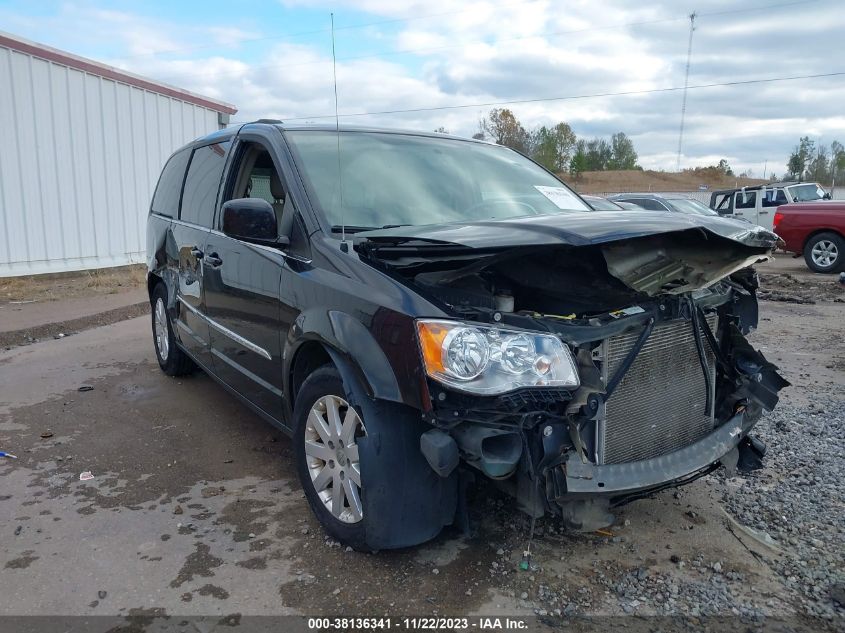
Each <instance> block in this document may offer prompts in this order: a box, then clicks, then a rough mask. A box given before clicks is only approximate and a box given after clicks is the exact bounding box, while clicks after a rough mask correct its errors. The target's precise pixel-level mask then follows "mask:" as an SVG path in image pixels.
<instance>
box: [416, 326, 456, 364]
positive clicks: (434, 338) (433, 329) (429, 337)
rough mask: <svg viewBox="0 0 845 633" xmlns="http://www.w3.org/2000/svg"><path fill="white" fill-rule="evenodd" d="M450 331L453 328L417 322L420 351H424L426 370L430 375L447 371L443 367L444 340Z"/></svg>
mask: <svg viewBox="0 0 845 633" xmlns="http://www.w3.org/2000/svg"><path fill="white" fill-rule="evenodd" d="M450 329H452V328H451V327H449V326H447V325H444V324H442V323H431V322H428V323H426V322H423V321H418V322H417V332H418V333H419V337H420V349H421V350H422V355H423V361H424V362H425V369H426V371H427V372H428V373H429V375H430V374H432V373H435V372H440V373H442V372H444V371H445V368H444V367H443V339H445V338H446V334H448V333H449V330H450Z"/></svg>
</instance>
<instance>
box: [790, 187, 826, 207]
mask: <svg viewBox="0 0 845 633" xmlns="http://www.w3.org/2000/svg"><path fill="white" fill-rule="evenodd" d="M787 189H788V190H789V193H790V195H791V196H792V200H793V202H811V201H813V200H821V199H822V198H824V189H822V188H821V187H819V186H818V185H817V184H815V183H813V184H808V185H793V186H792V187H787Z"/></svg>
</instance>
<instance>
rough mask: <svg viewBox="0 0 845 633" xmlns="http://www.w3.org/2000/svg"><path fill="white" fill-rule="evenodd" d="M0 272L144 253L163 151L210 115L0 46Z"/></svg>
mask: <svg viewBox="0 0 845 633" xmlns="http://www.w3.org/2000/svg"><path fill="white" fill-rule="evenodd" d="M0 115H2V121H0V230H2V236H0V277H6V276H16V275H29V274H37V273H45V272H62V271H69V270H82V269H90V268H100V267H106V266H117V265H122V264H128V263H133V262H142V261H143V260H144V249H145V241H146V238H145V234H146V233H145V232H146V228H145V224H146V217H147V210H148V209H149V204H150V198H151V197H152V193H153V190H154V188H155V185H156V182H157V181H158V176H159V172H160V171H161V168H162V166H163V165H164V162H165V160H167V157H168V156H169V155H170V154H171V153H172V152H173V151H174V150H175V149H176V148H177V147H179V146H180V145H183V144H185V143H186V142H188V141H190V140H192V139H194V138H196V137H198V136H202V135H204V134H207V133H209V132H212V131H214V130H217V129H218V128H219V125H218V114H217V112H215V111H213V110H210V109H206V108H203V107H200V106H197V105H194V104H191V103H186V102H184V101H180V100H178V99H174V98H171V97H169V96H164V95H160V94H155V93H153V92H149V91H147V90H143V89H140V88H137V87H134V86H129V85H126V84H122V83H119V82H116V81H112V80H110V79H106V78H103V77H99V76H96V75H92V74H88V73H85V72H83V71H81V70H77V69H74V68H70V67H68V66H64V65H62V64H57V63H54V62H50V61H45V60H43V59H39V58H37V57H33V56H30V55H27V54H24V53H21V52H18V51H15V50H11V49H9V48H5V47H0Z"/></svg>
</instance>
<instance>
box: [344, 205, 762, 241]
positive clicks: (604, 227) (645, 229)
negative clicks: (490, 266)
mask: <svg viewBox="0 0 845 633" xmlns="http://www.w3.org/2000/svg"><path fill="white" fill-rule="evenodd" d="M691 229H692V230H695V229H701V230H703V231H705V232H708V233H712V234H713V235H717V236H719V237H723V238H727V239H730V240H734V241H735V242H739V243H740V244H743V245H745V246H754V247H762V248H772V247H774V245H775V243H776V242H777V239H778V237H777V235H775V234H774V233H772V232H771V231H767V230H766V229H764V228H762V227H760V226H756V225H753V224H749V223H748V222H744V221H741V220H732V219H728V218H722V217H718V216H712V217H710V216H703V215H700V216H698V215H685V214H682V213H669V212H651V211H642V212H640V211H584V212H572V213H560V214H554V215H536V216H525V217H520V218H511V219H505V220H481V221H477V222H460V223H457V222H452V223H449V224H431V225H426V226H401V227H396V228H390V229H379V230H375V231H364V232H361V233H358V234H356V235H355V243H356V244H360V243H362V242H366V241H369V242H392V243H397V242H403V241H410V240H422V241H428V242H438V243H441V244H443V243H448V244H456V245H460V246H465V247H469V248H483V249H500V248H511V247H517V246H531V245H534V246H551V245H555V244H565V245H569V246H586V245H591V244H602V243H606V242H614V241H618V240H625V239H630V238H634V237H643V236H647V235H659V234H663V233H671V232H675V231H688V230H691Z"/></svg>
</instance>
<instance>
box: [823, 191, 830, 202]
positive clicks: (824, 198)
mask: <svg viewBox="0 0 845 633" xmlns="http://www.w3.org/2000/svg"><path fill="white" fill-rule="evenodd" d="M822 200H830V192H829V191H828V192H827V193H826V194H824V195H823V196H822Z"/></svg>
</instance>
